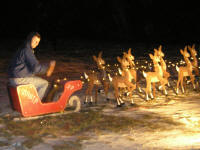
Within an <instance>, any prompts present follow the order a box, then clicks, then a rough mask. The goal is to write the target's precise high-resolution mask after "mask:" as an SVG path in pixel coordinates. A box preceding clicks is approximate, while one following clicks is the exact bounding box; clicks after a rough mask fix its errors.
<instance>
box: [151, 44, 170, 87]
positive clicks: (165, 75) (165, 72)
mask: <svg viewBox="0 0 200 150" xmlns="http://www.w3.org/2000/svg"><path fill="white" fill-rule="evenodd" d="M154 50H155V51H157V55H158V57H159V58H160V65H161V68H162V71H163V77H164V78H166V79H167V80H168V78H169V77H170V73H169V72H167V65H166V63H165V60H164V59H163V57H164V53H163V52H162V45H160V46H159V48H158V50H156V49H154ZM168 86H170V84H169V82H168Z"/></svg>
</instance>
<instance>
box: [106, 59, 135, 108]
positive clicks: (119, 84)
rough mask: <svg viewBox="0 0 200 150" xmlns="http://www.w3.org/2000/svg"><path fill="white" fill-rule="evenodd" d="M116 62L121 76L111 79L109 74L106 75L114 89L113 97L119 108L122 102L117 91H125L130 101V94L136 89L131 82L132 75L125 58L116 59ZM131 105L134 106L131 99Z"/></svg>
mask: <svg viewBox="0 0 200 150" xmlns="http://www.w3.org/2000/svg"><path fill="white" fill-rule="evenodd" d="M117 60H118V62H120V64H121V67H122V70H121V75H115V76H113V77H111V76H110V74H108V76H109V80H110V81H111V83H112V85H113V88H114V95H115V98H116V100H117V107H121V106H122V105H123V104H124V101H123V100H122V98H121V97H120V94H119V90H120V89H127V90H128V93H127V94H128V95H129V97H130V99H132V92H133V90H135V89H136V85H135V84H133V83H132V82H131V80H132V77H131V76H132V75H131V73H130V71H129V69H128V66H129V62H128V61H127V60H126V58H124V57H123V59H121V58H120V57H117ZM131 105H134V101H133V99H132V100H131Z"/></svg>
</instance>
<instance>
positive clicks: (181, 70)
mask: <svg viewBox="0 0 200 150" xmlns="http://www.w3.org/2000/svg"><path fill="white" fill-rule="evenodd" d="M180 52H181V54H182V55H183V57H184V60H185V62H186V66H181V67H177V66H176V70H177V71H178V81H177V87H176V93H177V94H178V92H179V84H181V88H182V92H183V93H184V92H185V91H184V87H183V79H184V78H186V77H188V76H189V77H190V80H191V81H192V85H193V88H194V89H195V88H196V87H195V84H194V75H193V74H192V69H193V66H192V63H191V62H190V60H189V57H190V54H189V53H188V52H187V46H185V48H184V51H183V50H182V49H181V50H180Z"/></svg>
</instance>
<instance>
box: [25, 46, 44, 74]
mask: <svg viewBox="0 0 200 150" xmlns="http://www.w3.org/2000/svg"><path fill="white" fill-rule="evenodd" d="M25 61H26V63H27V65H28V67H29V68H30V70H31V71H32V73H33V74H45V73H46V72H47V69H48V65H41V64H40V63H39V61H38V60H37V58H36V57H35V55H34V54H33V52H32V51H31V50H29V49H25Z"/></svg>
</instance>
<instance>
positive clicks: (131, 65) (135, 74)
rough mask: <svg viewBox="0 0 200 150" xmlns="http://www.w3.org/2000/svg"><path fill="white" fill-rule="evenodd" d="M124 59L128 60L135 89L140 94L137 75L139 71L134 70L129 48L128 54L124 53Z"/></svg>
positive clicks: (138, 76)
mask: <svg viewBox="0 0 200 150" xmlns="http://www.w3.org/2000/svg"><path fill="white" fill-rule="evenodd" d="M124 57H125V58H126V59H127V60H128V62H129V65H130V69H129V70H130V72H131V74H132V76H133V79H134V80H135V83H136V87H137V88H138V90H139V92H142V90H141V88H140V86H139V81H140V80H141V77H142V76H141V75H140V74H139V71H138V70H136V69H135V63H134V60H135V58H134V56H133V55H132V53H131V48H129V49H128V52H127V53H126V52H124Z"/></svg>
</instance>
